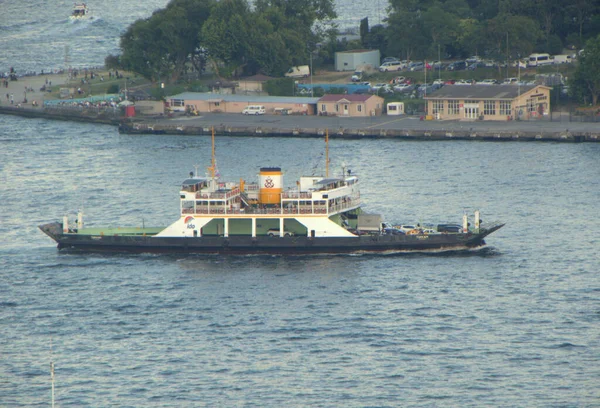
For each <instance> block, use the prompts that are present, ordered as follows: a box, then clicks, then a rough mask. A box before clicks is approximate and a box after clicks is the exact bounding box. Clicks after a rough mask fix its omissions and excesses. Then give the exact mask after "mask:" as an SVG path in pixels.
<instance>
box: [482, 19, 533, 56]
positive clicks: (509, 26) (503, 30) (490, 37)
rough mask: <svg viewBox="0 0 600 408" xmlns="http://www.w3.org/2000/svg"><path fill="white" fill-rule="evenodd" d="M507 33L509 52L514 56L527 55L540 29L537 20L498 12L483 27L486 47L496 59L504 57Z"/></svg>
mask: <svg viewBox="0 0 600 408" xmlns="http://www.w3.org/2000/svg"><path fill="white" fill-rule="evenodd" d="M507 35H508V40H509V41H508V44H509V49H510V53H511V55H512V56H513V58H514V57H516V56H518V55H529V54H530V53H531V52H532V51H533V49H534V47H535V45H536V43H537V41H538V39H539V38H540V36H541V31H540V29H539V28H538V24H537V22H536V21H534V20H532V19H530V18H529V17H523V16H512V15H508V14H498V15H497V16H496V17H494V18H493V19H491V20H489V21H488V22H487V24H486V28H485V38H486V39H487V44H486V49H487V50H488V52H490V53H491V54H492V55H493V56H495V57H496V58H498V59H503V58H502V57H506V46H507ZM511 39H512V41H511Z"/></svg>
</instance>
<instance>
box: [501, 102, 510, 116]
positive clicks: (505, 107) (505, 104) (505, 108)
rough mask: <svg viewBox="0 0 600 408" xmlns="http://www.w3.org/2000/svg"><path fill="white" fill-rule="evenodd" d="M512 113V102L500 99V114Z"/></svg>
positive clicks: (507, 114) (508, 114)
mask: <svg viewBox="0 0 600 408" xmlns="http://www.w3.org/2000/svg"><path fill="white" fill-rule="evenodd" d="M511 113H512V103H511V102H510V101H500V115H502V116H505V115H506V116H510V115H511Z"/></svg>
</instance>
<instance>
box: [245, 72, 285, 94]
mask: <svg viewBox="0 0 600 408" xmlns="http://www.w3.org/2000/svg"><path fill="white" fill-rule="evenodd" d="M272 79H275V78H273V77H269V76H266V75H262V74H257V75H253V76H251V77H246V78H242V79H240V80H239V81H238V83H237V86H236V88H235V93H236V94H243V93H262V92H264V89H263V87H264V84H265V82H267V81H270V80H272Z"/></svg>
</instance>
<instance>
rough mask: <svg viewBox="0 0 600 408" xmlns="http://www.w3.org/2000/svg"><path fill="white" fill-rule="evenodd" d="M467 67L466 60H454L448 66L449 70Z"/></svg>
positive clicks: (459, 69)
mask: <svg viewBox="0 0 600 408" xmlns="http://www.w3.org/2000/svg"><path fill="white" fill-rule="evenodd" d="M466 68H467V63H466V62H464V61H454V62H451V63H450V64H448V66H447V67H446V70H447V71H461V70H463V69H466Z"/></svg>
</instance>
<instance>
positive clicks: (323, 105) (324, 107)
mask: <svg viewBox="0 0 600 408" xmlns="http://www.w3.org/2000/svg"><path fill="white" fill-rule="evenodd" d="M321 112H327V105H325V104H324V103H323V104H321Z"/></svg>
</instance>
